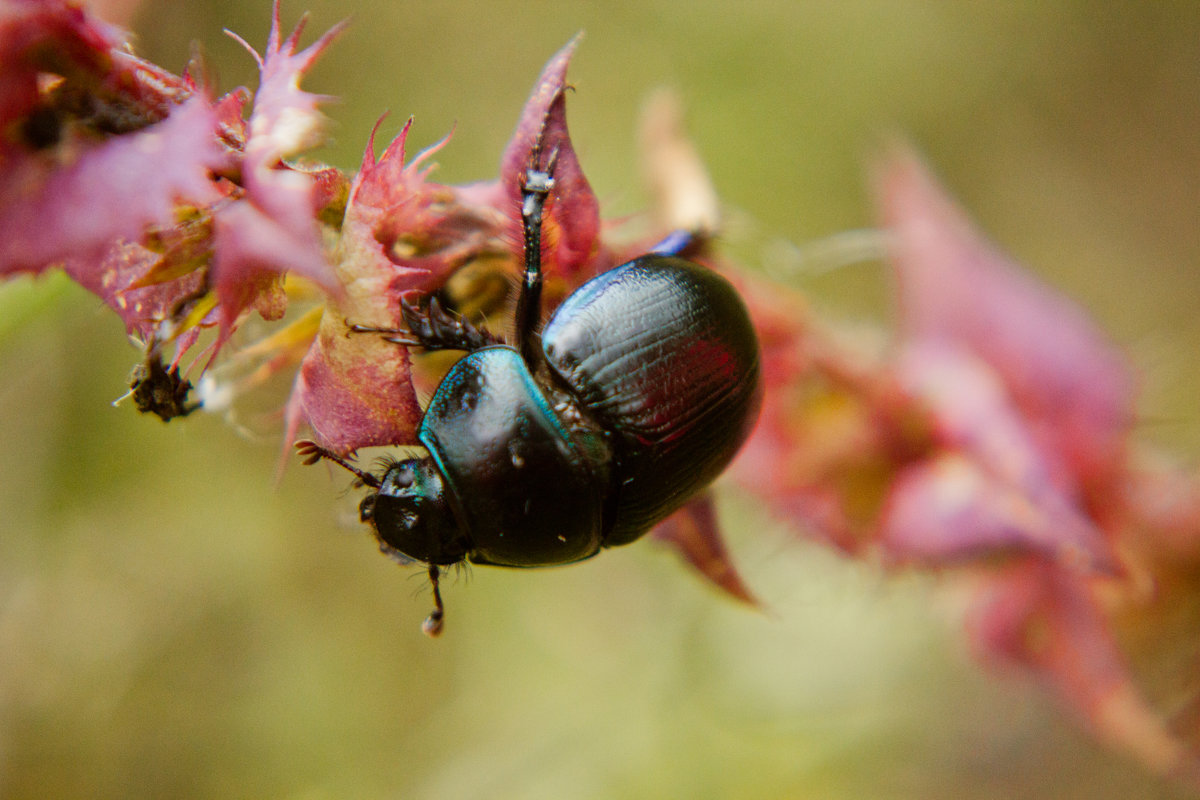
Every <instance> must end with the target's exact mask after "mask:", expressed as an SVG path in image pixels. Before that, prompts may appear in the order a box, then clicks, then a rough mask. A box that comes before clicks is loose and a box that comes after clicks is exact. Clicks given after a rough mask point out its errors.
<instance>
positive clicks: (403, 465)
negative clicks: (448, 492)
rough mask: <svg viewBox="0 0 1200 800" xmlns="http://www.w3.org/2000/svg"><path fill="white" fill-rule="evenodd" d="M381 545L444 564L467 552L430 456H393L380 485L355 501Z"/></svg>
mask: <svg viewBox="0 0 1200 800" xmlns="http://www.w3.org/2000/svg"><path fill="white" fill-rule="evenodd" d="M359 513H360V515H361V517H362V521H363V522H370V523H371V525H372V526H373V527H374V528H375V536H376V538H377V539H379V545H380V547H381V548H382V549H383V550H385V551H386V552H391V553H396V554H399V555H402V556H404V557H406V558H410V559H413V560H415V561H423V562H425V563H426V564H432V565H446V564H455V563H457V562H459V561H462V560H463V559H464V558H466V556H467V550H468V545H467V539H466V537H465V536H464V535H463V533H462V531H460V530H459V527H458V524H457V523H456V522H455V519H454V513H453V512H452V511H451V510H450V507H449V505H447V503H446V498H445V490H444V486H443V483H442V474H441V473H440V472H439V471H438V468H437V466H436V465H435V464H434V463H433V459H432V458H428V457H426V458H409V459H405V460H404V461H395V462H392V464H391V465H390V466H389V467H388V469H387V471H386V472H385V473H384V474H383V478H382V479H381V480H380V482H379V488H378V489H376V490H374V491H372V492H371V493H370V494H368V495H367V496H366V497H364V498H363V501H362V504H361V505H360V506H359Z"/></svg>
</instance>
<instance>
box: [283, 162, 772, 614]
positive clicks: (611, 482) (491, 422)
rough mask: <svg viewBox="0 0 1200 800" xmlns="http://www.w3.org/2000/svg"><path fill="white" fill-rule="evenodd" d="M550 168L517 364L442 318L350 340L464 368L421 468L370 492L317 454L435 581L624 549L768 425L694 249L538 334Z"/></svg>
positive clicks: (400, 465) (530, 202)
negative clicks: (474, 568) (439, 356)
mask: <svg viewBox="0 0 1200 800" xmlns="http://www.w3.org/2000/svg"><path fill="white" fill-rule="evenodd" d="M556 155H557V151H554V152H551V153H550V154H549V157H548V158H546V163H545V164H544V165H543V164H542V163H541V157H542V154H541V152H540V147H535V148H534V151H533V154H532V156H531V160H530V166H529V168H528V170H527V171H526V173H525V176H524V181H523V185H522V198H523V204H522V209H521V217H522V225H523V230H524V261H525V267H524V276H523V281H522V285H521V293H520V295H519V298H518V303H517V309H516V320H515V336H516V339H517V342H516V345H515V346H510V345H507V344H504V343H502V342H501V341H500V340H499V339H497V338H495V337H493V336H492V335H491V334H490V333H488V332H487V331H486V330H483V329H481V328H478V327H476V326H474V325H472V324H471V323H470V322H469V321H467V320H463V319H458V318H456V317H455V316H453V315H451V314H450V313H448V312H446V311H443V310H442V309H441V308H440V307H439V306H438V304H437V302H436V301H431V302H430V303H429V304H428V306H426V307H420V306H416V305H411V304H409V303H403V304H402V309H401V310H402V316H403V318H404V321H405V324H406V325H407V328H405V329H390V328H387V329H383V328H367V327H363V326H352V330H353V331H355V332H358V333H372V334H378V335H383V336H385V337H386V338H387V339H388V340H389V341H392V342H395V343H397V344H398V345H401V346H419V347H422V348H425V349H426V350H439V349H453V350H464V351H466V352H467V355H466V356H465V357H463V358H462V359H461V360H459V361H458V362H456V363H455V364H454V366H453V367H452V368H451V369H450V372H449V373H448V374H447V375H446V377H445V378H444V379H443V380H442V382H441V383H440V384H439V386H438V388H437V391H436V392H435V393H434V396H433V399H432V400H431V401H430V403H429V406H428V408H427V409H426V410H425V414H424V416H423V417H422V420H421V424H420V428H419V430H418V439H419V441H420V443H421V444H422V445H423V446H424V447H425V449H426V450H427V451H428V453H429V454H428V455H427V456H425V457H423V458H412V459H406V460H403V461H394V462H391V463H390V464H389V465H388V466H387V467H386V468H385V469H384V471H383V472H382V474H379V475H376V474H372V473H370V472H366V471H364V470H360V469H359V468H358V467H356V466H354V465H353V464H351V463H349V462H348V461H346V460H345V459H343V458H341V457H340V456H338V455H337V454H336V453H333V452H331V451H329V450H326V449H325V448H322V447H320V446H319V445H317V444H315V443H313V442H309V441H304V442H299V443H297V448H298V449H299V451H300V454H301V455H302V456H304V457H306V460H307V463H315V462H316V461H317V460H319V459H321V458H327V459H330V460H332V461H335V462H337V463H338V464H341V465H342V466H343V467H345V468H347V469H349V470H350V471H351V472H353V473H354V474H355V475H357V476H358V479H359V480H360V481H361V482H362V483H363V484H364V485H366V486H367V487H368V488H369V491H368V492H367V495H366V496H365V497H364V498H363V500H362V503H361V506H360V511H361V517H362V520H363V521H364V522H367V523H370V525H371V526H372V528H373V529H374V532H375V536H376V538H377V539H378V541H379V545H380V548H381V549H382V550H384V551H385V552H388V553H390V554H393V555H400V556H402V557H403V558H405V559H409V560H415V561H420V562H423V563H424V564H426V565H427V566H428V570H429V577H430V579H431V582H432V584H433V593H434V600H435V604H436V608H435V611H434V612H433V614H432V615H431V616H430V617H429V618H428V619H427V620H426V621H425V625H424V629H425V631H426V633H429V634H431V635H436V634H437V633H438V632H439V631H440V630H441V627H442V617H443V607H442V601H441V595H440V591H439V588H438V578H439V576H440V574H441V570H442V569H443V568H445V567H447V566H449V565H452V564H456V563H459V562H462V561H470V562H472V563H475V564H492V565H498V566H508V567H543V566H553V565H557V564H567V563H570V562H573V561H579V560H581V559H585V558H589V557H591V556H594V555H595V554H596V553H598V552H599V551H600V550H601V549H602V548H604V547H612V546H615V545H621V544H628V543H629V542H632V541H634V540H635V539H637V538H639V537H640V536H642V534H644V533H646V532H647V531H648V530H650V529H651V528H652V527H654V525H656V524H657V523H658V522H660V521H662V520H663V519H665V518H666V517H667V516H669V515H670V514H671V513H672V512H674V511H675V510H676V509H678V508H679V507H680V506H681V505H683V504H684V503H685V502H686V501H687V500H688V499H690V498H691V497H692V496H693V495H695V494H696V493H697V492H699V491H701V490H702V489H704V488H705V487H706V486H707V485H708V484H709V483H710V482H711V481H712V480H713V479H714V478H716V477H717V475H718V474H720V472H721V471H722V470H723V469H724V468H725V466H726V465H727V464H728V463H729V462H730V460H732V458H733V457H734V455H735V454H736V453H737V451H738V449H739V448H740V447H741V445H742V443H743V442H744V441H745V439H746V437H747V435H748V434H749V432H750V429H751V428H752V427H753V425H754V422H755V420H756V419H757V416H758V409H759V405H760V400H761V394H762V389H761V376H760V366H759V348H758V341H757V339H756V337H755V334H754V329H753V326H752V325H751V322H750V317H749V314H748V313H747V311H746V308H745V306H744V304H743V303H742V301H741V299H740V298H739V296H738V294H737V292H736V291H735V290H734V288H733V287H732V286H731V285H730V284H729V282H728V281H726V280H725V279H724V278H722V277H721V276H719V275H717V274H716V273H715V272H713V271H711V270H709V269H707V268H706V267H703V266H700V265H699V264H695V263H693V262H691V261H689V260H686V259H684V258H682V257H680V256H679V255H678V254H679V253H680V252H682V249H683V247H684V246H686V243H687V242H689V241H690V237H688V236H687V235H686V234H685V235H683V236H672V237H670V238H669V239H668V240H667V241H666V242H664V243H663V245H662V246H660V247H659V248H657V249H655V250H654V251H652V252H650V253H648V254H646V255H643V256H640V257H638V258H635V259H633V260H632V261H629V262H627V263H625V264H622V265H620V266H618V267H615V268H613V269H611V270H608V271H607V272H604V273H602V274H600V275H597V276H596V277H594V278H592V279H591V280H590V281H588V282H587V283H585V284H583V285H582V286H581V287H579V288H578V289H577V290H575V292H574V293H572V294H571V295H570V296H569V297H567V299H566V300H565V301H563V303H562V304H561V305H560V306H559V307H558V308H557V309H556V310H555V312H554V314H553V316H552V317H551V318H550V320H549V321H548V322H547V323H546V325H545V326H544V327H542V328H541V329H540V330H539V323H540V318H541V288H542V272H541V229H542V211H543V209H544V207H545V204H546V200H547V197H548V196H549V195H550V194H551V193H552V192H553V191H554V179H553V172H554V162H555V160H556Z"/></svg>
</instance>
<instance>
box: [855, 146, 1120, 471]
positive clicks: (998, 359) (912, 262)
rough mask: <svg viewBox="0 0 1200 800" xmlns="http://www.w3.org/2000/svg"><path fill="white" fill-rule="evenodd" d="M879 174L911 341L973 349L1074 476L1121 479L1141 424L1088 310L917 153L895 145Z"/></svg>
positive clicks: (1115, 359) (1116, 359) (1114, 355)
mask: <svg viewBox="0 0 1200 800" xmlns="http://www.w3.org/2000/svg"><path fill="white" fill-rule="evenodd" d="M877 177H878V179H877V182H876V183H877V197H878V205H879V208H880V213H881V216H882V218H883V222H884V225H885V227H886V228H887V229H888V231H889V232H890V233H891V235H892V237H893V246H892V250H891V254H890V255H891V262H892V264H893V266H894V268H895V271H896V276H897V282H898V289H899V295H900V310H901V323H902V325H903V328H904V334H905V335H906V337H907V338H910V339H940V340H948V341H951V342H954V343H956V344H957V345H959V346H965V347H968V348H970V349H971V350H972V351H973V352H975V353H976V354H977V355H978V356H979V357H980V358H982V359H983V360H985V361H986V362H988V363H989V364H990V365H991V366H992V367H993V368H994V369H995V370H997V371H998V372H999V373H1000V374H1001V375H1002V376H1003V377H1004V381H1005V383H1006V384H1007V386H1008V389H1009V391H1010V392H1011V393H1012V395H1013V397H1014V399H1015V400H1016V402H1017V404H1018V405H1019V406H1020V407H1021V409H1022V411H1023V413H1024V414H1025V416H1026V417H1027V419H1028V420H1029V423H1030V425H1031V426H1032V427H1033V428H1034V429H1035V432H1036V435H1037V437H1038V439H1039V441H1040V442H1041V443H1042V447H1043V449H1044V451H1045V452H1047V453H1053V454H1054V456H1055V458H1061V459H1062V460H1063V462H1064V463H1063V464H1062V468H1065V469H1066V470H1068V471H1069V473H1070V475H1071V476H1072V477H1073V478H1074V479H1083V480H1090V479H1092V478H1097V479H1103V478H1104V477H1105V476H1108V475H1110V473H1111V470H1112V469H1113V465H1115V464H1119V463H1120V461H1121V454H1122V452H1123V450H1124V446H1125V436H1126V434H1127V433H1128V430H1129V425H1130V422H1131V419H1132V397H1133V380H1132V378H1131V377H1130V373H1129V369H1128V367H1127V366H1126V363H1125V360H1124V359H1123V357H1122V356H1121V354H1120V353H1118V352H1117V350H1116V349H1115V348H1114V347H1113V346H1112V345H1111V344H1110V343H1109V342H1108V341H1107V340H1106V338H1105V336H1104V335H1103V333H1101V331H1100V330H1099V329H1098V328H1097V327H1096V325H1095V324H1094V323H1092V322H1091V320H1089V319H1088V318H1087V317H1086V316H1085V314H1084V313H1083V312H1082V311H1081V310H1080V309H1079V307H1078V306H1076V305H1075V304H1074V303H1073V302H1071V301H1070V300H1068V299H1067V298H1066V297H1064V296H1062V295H1060V294H1058V293H1056V292H1054V291H1053V290H1051V289H1049V288H1048V287H1045V286H1042V285H1040V284H1038V283H1037V282H1036V281H1034V279H1033V278H1031V277H1030V276H1029V275H1028V274H1027V273H1026V272H1025V271H1024V270H1023V269H1022V268H1021V267H1020V266H1019V265H1017V264H1015V263H1014V262H1013V261H1011V260H1010V259H1009V258H1007V257H1006V256H1004V255H1003V254H1001V253H1000V252H999V251H997V250H996V249H995V248H994V247H993V246H992V245H991V244H990V243H989V242H987V241H986V240H985V239H984V238H983V236H981V235H980V234H979V232H978V231H977V230H976V229H975V228H974V226H973V225H972V224H971V222H970V220H969V219H968V218H967V216H966V215H965V214H964V213H963V212H962V211H961V210H960V209H959V208H958V207H957V206H956V205H955V204H954V203H953V201H952V200H951V199H950V198H949V197H948V196H947V195H946V193H945V191H944V190H943V189H942V187H941V186H939V185H938V183H937V182H936V181H935V180H934V178H933V177H932V176H931V175H930V174H929V172H928V170H927V169H926V167H925V166H924V164H922V163H921V161H920V160H919V159H918V158H917V157H916V156H915V155H913V154H912V153H910V152H908V151H905V150H894V151H893V152H892V153H891V154H890V155H889V157H888V158H887V159H886V160H885V162H884V163H883V165H882V167H881V169H880V170H879V174H878V176H877ZM1054 478H1055V480H1059V481H1062V480H1063V479H1064V476H1063V475H1055V476H1054ZM1067 480H1068V481H1069V480H1070V478H1067Z"/></svg>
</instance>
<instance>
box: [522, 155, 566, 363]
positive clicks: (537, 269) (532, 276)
mask: <svg viewBox="0 0 1200 800" xmlns="http://www.w3.org/2000/svg"><path fill="white" fill-rule="evenodd" d="M540 157H541V144H540V142H539V144H538V145H537V146H535V147H534V148H533V152H532V153H530V156H529V162H530V164H529V168H528V169H527V170H525V178H524V180H523V181H522V182H521V197H522V200H521V227H522V230H523V231H524V234H525V277H524V281H523V283H522V285H521V296H520V297H519V298H518V299H517V318H516V336H517V342H518V344H519V345H520V348H521V358H523V359H524V360H525V364H526V365H527V366H528V367H529V368H530V369H533V367H534V365H535V364H536V363H537V354H538V349H537V341H536V340H535V339H534V336H535V334H536V332H537V326H538V322H539V321H540V320H541V316H542V210H543V209H544V208H545V206H546V197H547V196H548V195H549V194H550V192H551V190H552V189H554V177H553V176H554V166H555V164H556V163H557V162H558V148H557V147H556V148H554V150H552V151H551V152H550V157H549V158H548V159H547V160H546V169H545V170H544V171H543V170H540V169H538V167H537V164H538V160H539V159H540Z"/></svg>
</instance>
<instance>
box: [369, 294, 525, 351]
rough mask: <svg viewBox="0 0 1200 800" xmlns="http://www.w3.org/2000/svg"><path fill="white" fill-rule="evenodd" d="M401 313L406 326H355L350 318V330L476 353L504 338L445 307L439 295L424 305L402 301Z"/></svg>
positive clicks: (398, 341)
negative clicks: (438, 297)
mask: <svg viewBox="0 0 1200 800" xmlns="http://www.w3.org/2000/svg"><path fill="white" fill-rule="evenodd" d="M400 316H401V317H403V319H404V325H405V327H404V328H375V327H371V326H369V325H354V324H351V323H350V322H349V321H347V323H346V327H347V329H348V332H349V333H378V334H382V335H383V338H384V341H388V342H392V343H394V344H402V345H406V346H408V347H423V348H424V349H426V350H466V351H468V352H473V351H475V350H479V349H482V348H484V347H490V346H491V345H495V344H503V343H504V341H503V340H502V339H500V338H499V337H497V336H496V335H495V334H493V333H492V332H491V331H489V330H488V329H487V328H484V327H482V326H479V325H475V324H474V323H472V322H471V321H470V320H468V319H466V318H465V317H461V316H459V315H457V314H455V313H453V312H451V311H447V310H446V309H445V308H442V304H441V303H439V302H438V299H437V298H436V297H433V298H430V300H429V303H428V305H425V306H422V305H420V304H419V303H414V302H412V301H410V300H409V299H408V298H404V299H402V300H401V301H400Z"/></svg>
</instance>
